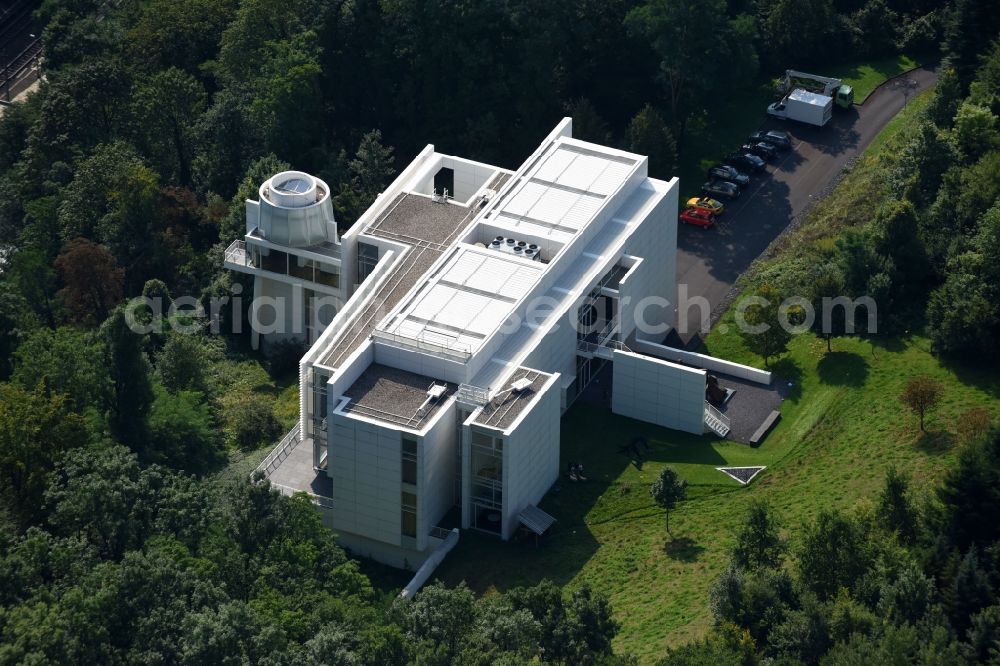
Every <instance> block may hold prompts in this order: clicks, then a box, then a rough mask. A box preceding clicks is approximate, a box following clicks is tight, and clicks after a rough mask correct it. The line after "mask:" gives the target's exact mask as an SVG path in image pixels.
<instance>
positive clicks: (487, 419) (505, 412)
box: [475, 368, 551, 430]
mask: <svg viewBox="0 0 1000 666" xmlns="http://www.w3.org/2000/svg"><path fill="white" fill-rule="evenodd" d="M522 377H527V378H528V379H531V380H532V382H531V386H530V387H528V388H527V389H525V390H523V391H521V392H520V393H515V392H513V391H510V390H509V389H510V385H511V384H512V383H514V382H515V381H517V380H518V379H521V378H522ZM549 377H551V375H547V374H545V373H543V372H539V371H538V370H532V369H531V368H518V369H517V370H515V371H514V374H513V375H511V377H510V379H509V380H507V381H506V382H504V386H503V391H505V393H504V394H503V395H502V396H500V397H499V398H494V399H493V400H491V401H490V403H489V404H488V405H486V407H484V408H483V411H482V412H481V413H480V414H479V416H478V417H477V418H476V420H475V423H478V424H479V425H484V426H490V427H491V428H500V429H501V430H502V429H504V428H506V427H507V426H509V425H510V424H511V423H513V422H514V421H515V420H516V419H517V417H518V415H519V414H520V413H521V412H523V411H524V408H525V407H527V406H528V403H530V402H531V401H532V400H534V399H535V396H536V395H537V394H538V392H539V391H541V390H542V387H543V386H544V385H545V382H547V381H548V380H549Z"/></svg>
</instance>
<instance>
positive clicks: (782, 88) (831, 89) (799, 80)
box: [778, 69, 854, 109]
mask: <svg viewBox="0 0 1000 666" xmlns="http://www.w3.org/2000/svg"><path fill="white" fill-rule="evenodd" d="M795 88H802V89H803V90H808V91H809V92H814V93H819V94H820V95H826V96H827V97H832V98H833V103H834V104H836V105H837V106H839V107H841V108H842V109H849V108H851V105H852V104H854V88H852V87H851V86H849V85H847V84H846V83H844V82H843V80H841V79H834V78H831V77H829V76H820V75H819V74H809V73H808V72H799V71H796V70H794V69H788V70H785V78H783V79H781V81H779V82H778V92H779V93H781V94H782V95H784V94H785V93H787V92H790V91H792V90H794V89H795Z"/></svg>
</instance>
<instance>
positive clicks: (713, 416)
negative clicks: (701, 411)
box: [705, 400, 729, 438]
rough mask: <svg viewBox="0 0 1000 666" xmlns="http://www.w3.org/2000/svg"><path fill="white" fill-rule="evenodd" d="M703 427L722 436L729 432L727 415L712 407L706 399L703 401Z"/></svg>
mask: <svg viewBox="0 0 1000 666" xmlns="http://www.w3.org/2000/svg"><path fill="white" fill-rule="evenodd" d="M705 428H706V429H707V430H710V431H712V432H714V433H715V434H716V435H718V436H719V437H722V438H725V437H726V435H728V434H729V417H728V416H726V415H725V414H723V413H722V412H720V411H719V410H718V409H716V408H715V407H712V405H711V404H710V403H709V402H708V401H707V400H706V401H705Z"/></svg>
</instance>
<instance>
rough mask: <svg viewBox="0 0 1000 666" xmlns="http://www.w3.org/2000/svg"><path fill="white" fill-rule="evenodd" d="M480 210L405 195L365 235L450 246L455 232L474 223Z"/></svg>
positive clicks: (390, 205)
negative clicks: (471, 222) (475, 215)
mask: <svg viewBox="0 0 1000 666" xmlns="http://www.w3.org/2000/svg"><path fill="white" fill-rule="evenodd" d="M476 210H477V209H475V208H467V207H465V206H463V205H461V204H457V203H454V202H452V201H442V202H437V201H435V200H434V199H431V198H430V197H425V196H420V195H418V194H409V193H403V194H400V195H399V196H398V197H396V198H395V199H394V200H393V201H392V202H391V203H390V204H389V205H388V207H387V208H386V210H385V212H384V213H383V214H382V215H381V216H380V217H378V218H377V219H376V220H375V221H374V222H372V223H371V224H370V225H369V226H368V228H367V229H365V233H366V234H369V235H372V236H383V237H385V238H388V239H389V240H395V241H398V242H400V243H407V244H409V245H413V244H418V243H420V242H421V241H423V242H425V243H433V244H434V245H440V246H446V245H447V244H448V243H449V242H451V240H452V236H453V235H454V233H455V231H456V230H458V229H460V228H463V227H465V225H466V224H468V223H469V222H470V221H471V220H472V217H473V215H474V214H475V212H476ZM470 213H472V214H470ZM441 249H444V248H443V247H442V248H441Z"/></svg>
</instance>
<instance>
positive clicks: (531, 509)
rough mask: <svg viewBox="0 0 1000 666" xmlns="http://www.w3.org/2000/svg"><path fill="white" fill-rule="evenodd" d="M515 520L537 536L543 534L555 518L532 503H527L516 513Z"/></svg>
mask: <svg viewBox="0 0 1000 666" xmlns="http://www.w3.org/2000/svg"><path fill="white" fill-rule="evenodd" d="M517 520H518V522H519V523H521V524H522V525H524V526H525V527H527V528H528V529H529V530H531V531H532V532H534V533H535V534H537V535H538V536H541V535H543V534H545V531H546V530H547V529H549V528H550V527H552V524H553V523H554V522H556V519H555V518H553V517H552V516H550V515H549V514H547V513H545V512H544V511H542V510H541V509H539V508H538V507H537V506H535V505H534V504H529V505H528V506H526V507H524V511H522V512H521V513H520V514H518V516H517Z"/></svg>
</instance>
